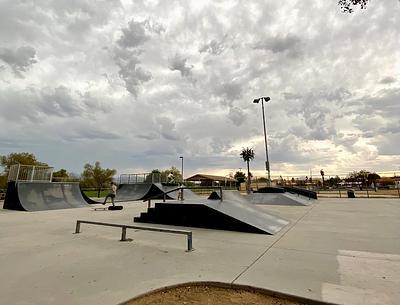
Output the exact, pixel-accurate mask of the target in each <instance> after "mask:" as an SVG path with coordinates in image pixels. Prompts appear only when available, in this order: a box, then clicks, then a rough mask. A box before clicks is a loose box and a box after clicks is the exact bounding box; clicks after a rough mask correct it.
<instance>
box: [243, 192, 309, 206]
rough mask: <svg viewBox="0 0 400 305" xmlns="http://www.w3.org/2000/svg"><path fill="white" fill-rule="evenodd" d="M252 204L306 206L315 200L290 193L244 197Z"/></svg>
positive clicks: (255, 194) (258, 194)
mask: <svg viewBox="0 0 400 305" xmlns="http://www.w3.org/2000/svg"><path fill="white" fill-rule="evenodd" d="M246 197H247V198H248V199H249V200H250V201H251V202H252V203H253V204H265V205H292V206H307V205H310V204H313V203H314V202H315V199H311V198H310V199H309V198H306V197H304V196H299V195H297V194H291V193H253V194H249V195H247V196H246Z"/></svg>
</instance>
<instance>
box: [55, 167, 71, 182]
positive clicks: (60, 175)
mask: <svg viewBox="0 0 400 305" xmlns="http://www.w3.org/2000/svg"><path fill="white" fill-rule="evenodd" d="M68 179H69V174H68V172H67V170H66V169H64V168H62V169H60V170H58V171H56V172H53V181H67V180H68Z"/></svg>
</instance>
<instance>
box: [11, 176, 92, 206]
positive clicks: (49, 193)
mask: <svg viewBox="0 0 400 305" xmlns="http://www.w3.org/2000/svg"><path fill="white" fill-rule="evenodd" d="M87 206H88V202H87V201H86V200H85V199H84V197H83V195H82V193H81V190H80V188H79V183H73V182H71V183H65V182H62V183H56V182H43V183H42V182H9V183H8V188H7V194H6V198H5V200H4V205H3V208H4V209H10V210H19V211H45V210H58V209H70V208H81V207H87Z"/></svg>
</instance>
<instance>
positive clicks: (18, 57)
mask: <svg viewBox="0 0 400 305" xmlns="http://www.w3.org/2000/svg"><path fill="white" fill-rule="evenodd" d="M35 55H36V50H35V49H34V48H32V47H30V46H23V47H19V48H17V49H15V50H12V49H8V48H0V59H1V60H3V61H4V62H5V63H6V64H8V65H9V66H10V67H11V69H12V70H13V72H14V74H15V75H16V76H18V77H23V74H22V72H26V71H28V70H29V69H30V68H31V67H32V65H33V64H35V63H37V60H36V59H35Z"/></svg>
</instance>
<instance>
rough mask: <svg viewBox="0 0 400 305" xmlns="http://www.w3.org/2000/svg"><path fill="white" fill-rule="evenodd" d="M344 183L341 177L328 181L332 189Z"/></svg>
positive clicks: (331, 178)
mask: <svg viewBox="0 0 400 305" xmlns="http://www.w3.org/2000/svg"><path fill="white" fill-rule="evenodd" d="M340 182H342V179H340V177H339V176H336V177H330V178H329V180H328V185H329V186H330V187H337V186H338V185H339V183H340Z"/></svg>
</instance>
